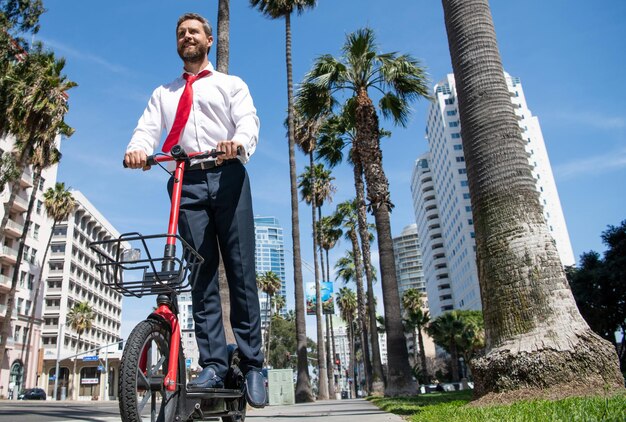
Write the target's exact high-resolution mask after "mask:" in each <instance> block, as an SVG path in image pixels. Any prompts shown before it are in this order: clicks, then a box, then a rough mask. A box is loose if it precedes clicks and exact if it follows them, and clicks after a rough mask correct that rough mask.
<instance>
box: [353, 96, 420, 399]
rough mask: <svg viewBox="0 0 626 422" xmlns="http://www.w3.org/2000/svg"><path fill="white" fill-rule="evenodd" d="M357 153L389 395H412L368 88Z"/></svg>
mask: <svg viewBox="0 0 626 422" xmlns="http://www.w3.org/2000/svg"><path fill="white" fill-rule="evenodd" d="M356 128H357V136H356V140H355V141H356V142H355V144H356V145H355V146H356V152H357V154H358V159H359V160H360V161H361V163H362V164H363V172H364V174H365V181H366V183H367V196H368V200H369V202H370V203H371V204H372V208H373V212H374V221H375V222H376V232H377V239H378V253H379V256H380V277H381V282H382V289H383V304H384V307H385V331H386V333H387V354H388V359H387V384H386V386H385V395H387V396H399V395H411V394H415V392H416V385H415V382H414V381H413V379H412V378H411V368H410V366H409V353H408V351H407V348H406V339H405V337H404V329H403V327H402V317H401V316H400V295H399V293H398V281H397V278H396V267H395V258H394V256H393V243H392V240H391V223H390V218H389V213H390V212H391V207H392V204H391V200H390V197H389V184H388V182H387V176H386V175H385V172H384V170H383V166H382V151H381V150H380V144H379V133H378V117H377V115H376V110H375V109H374V105H373V104H372V100H371V99H370V98H369V97H368V95H367V91H366V90H365V89H363V90H361V91H359V92H358V93H357V105H356Z"/></svg>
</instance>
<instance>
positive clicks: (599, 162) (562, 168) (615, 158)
mask: <svg viewBox="0 0 626 422" xmlns="http://www.w3.org/2000/svg"><path fill="white" fill-rule="evenodd" d="M624 167H626V148H625V149H622V150H618V151H614V152H611V153H606V154H602V155H596V156H591V157H585V158H580V159H578V160H574V161H570V162H568V163H563V164H558V165H556V166H554V174H555V176H556V177H557V179H560V180H570V179H575V178H576V177H578V176H579V175H580V176H583V175H584V176H589V175H597V174H602V173H608V172H610V171H615V170H619V169H621V168H624Z"/></svg>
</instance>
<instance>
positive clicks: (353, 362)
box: [348, 321, 356, 399]
mask: <svg viewBox="0 0 626 422" xmlns="http://www.w3.org/2000/svg"><path fill="white" fill-rule="evenodd" d="M353 322H354V321H349V322H348V343H349V347H350V360H349V361H348V375H349V378H350V379H351V380H352V382H350V381H348V383H349V384H350V397H352V398H353V399H354V398H356V376H354V369H355V367H356V356H355V355H354V352H355V350H354V327H353V325H354V324H353Z"/></svg>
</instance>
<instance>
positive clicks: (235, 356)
mask: <svg viewBox="0 0 626 422" xmlns="http://www.w3.org/2000/svg"><path fill="white" fill-rule="evenodd" d="M228 360H229V364H230V365H229V366H230V367H229V369H228V374H227V375H226V380H225V381H226V385H225V387H226V388H229V389H232V390H241V397H239V398H238V399H234V400H227V401H226V409H228V410H229V411H239V412H240V414H239V416H222V422H244V421H245V420H246V408H247V406H248V402H247V401H246V391H245V388H246V384H245V379H244V376H243V373H242V372H241V369H240V368H239V349H237V346H235V345H232V344H231V345H228Z"/></svg>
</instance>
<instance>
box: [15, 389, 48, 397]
mask: <svg viewBox="0 0 626 422" xmlns="http://www.w3.org/2000/svg"><path fill="white" fill-rule="evenodd" d="M17 399H18V400H45V399H46V392H45V391H43V389H41V388H27V389H26V390H23V391H22V392H21V393H20V394H19V395H18V396H17Z"/></svg>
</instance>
